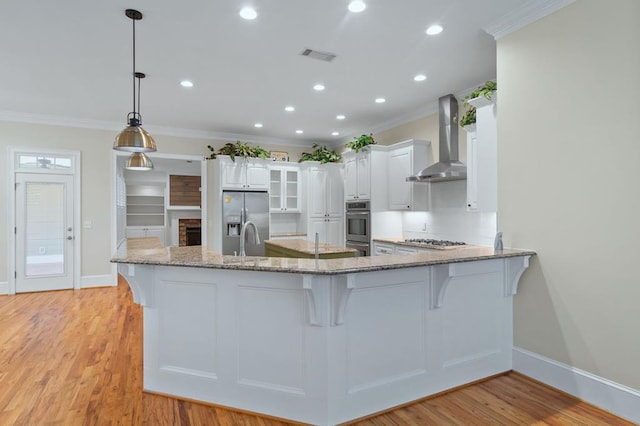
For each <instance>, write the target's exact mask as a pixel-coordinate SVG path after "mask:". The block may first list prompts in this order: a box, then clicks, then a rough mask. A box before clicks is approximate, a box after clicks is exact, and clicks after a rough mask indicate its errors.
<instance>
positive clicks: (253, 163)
mask: <svg viewBox="0 0 640 426" xmlns="http://www.w3.org/2000/svg"><path fill="white" fill-rule="evenodd" d="M244 166H245V184H246V186H245V189H259V190H265V191H266V190H267V189H269V169H268V168H267V165H266V164H264V163H262V161H261V160H250V159H249V160H246V162H245V164H244Z"/></svg>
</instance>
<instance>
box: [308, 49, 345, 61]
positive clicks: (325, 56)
mask: <svg viewBox="0 0 640 426" xmlns="http://www.w3.org/2000/svg"><path fill="white" fill-rule="evenodd" d="M301 55H302V56H308V57H309V58H313V59H319V60H321V61H325V62H331V61H333V60H334V59H335V58H336V55H334V54H333V53H327V52H320V51H319V50H312V49H304V50H303V51H302V53H301Z"/></svg>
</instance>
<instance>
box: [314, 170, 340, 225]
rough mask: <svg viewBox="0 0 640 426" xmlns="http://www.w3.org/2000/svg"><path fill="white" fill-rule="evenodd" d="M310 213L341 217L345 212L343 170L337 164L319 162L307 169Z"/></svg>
mask: <svg viewBox="0 0 640 426" xmlns="http://www.w3.org/2000/svg"><path fill="white" fill-rule="evenodd" d="M307 176H308V182H309V185H308V188H307V199H308V215H309V216H317V217H329V216H333V217H341V216H342V215H343V214H344V195H343V186H342V185H343V182H342V171H341V170H340V165H337V164H318V165H314V166H311V167H309V168H308V169H307Z"/></svg>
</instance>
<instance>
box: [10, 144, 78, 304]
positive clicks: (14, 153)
mask: <svg viewBox="0 0 640 426" xmlns="http://www.w3.org/2000/svg"><path fill="white" fill-rule="evenodd" d="M20 154H31V155H45V156H46V155H50V156H53V157H56V156H65V157H70V158H71V170H69V171H66V170H59V169H57V170H56V169H39V168H35V169H26V168H24V169H21V168H20V167H19V165H18V164H17V161H16V160H17V158H18V155H20ZM80 160H81V155H80V151H78V150H63V149H51V148H44V147H43V148H37V147H28V148H27V147H16V146H9V147H7V174H8V176H7V216H8V217H7V218H8V220H7V237H8V238H7V240H8V241H7V242H8V244H7V247H8V248H9V250H7V278H8V279H7V282H8V289H7V290H8V291H7V294H16V266H17V265H16V233H15V229H16V226H17V222H16V173H30V174H65V175H73V187H74V188H73V228H74V229H75V232H74V236H75V238H74V240H73V273H72V274H73V289H74V290H79V289H80V285H81V275H80V274H81V271H82V226H81V219H82V218H81V216H80V215H81V213H82V188H81V186H80V185H81V179H80V176H81V161H80ZM11 272H13V274H12V273H11Z"/></svg>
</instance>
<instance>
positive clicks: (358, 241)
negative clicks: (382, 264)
mask: <svg viewBox="0 0 640 426" xmlns="http://www.w3.org/2000/svg"><path fill="white" fill-rule="evenodd" d="M345 224H346V244H345V245H346V246H347V247H349V248H354V249H356V250H358V253H359V255H360V256H369V254H370V247H371V211H370V209H369V201H347V204H346V221H345Z"/></svg>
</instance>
